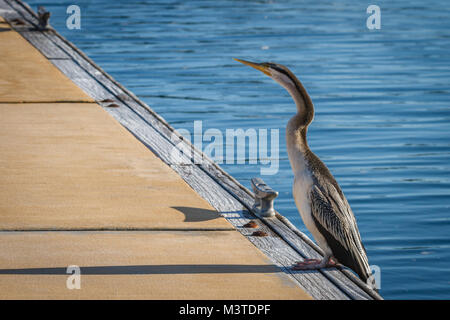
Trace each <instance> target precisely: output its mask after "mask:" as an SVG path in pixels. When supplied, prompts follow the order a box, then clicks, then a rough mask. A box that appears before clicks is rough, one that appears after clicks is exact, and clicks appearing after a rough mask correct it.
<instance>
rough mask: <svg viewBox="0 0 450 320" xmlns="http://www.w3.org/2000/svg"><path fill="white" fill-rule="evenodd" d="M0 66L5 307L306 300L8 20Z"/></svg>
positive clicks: (0, 30)
mask: <svg viewBox="0 0 450 320" xmlns="http://www.w3.org/2000/svg"><path fill="white" fill-rule="evenodd" d="M0 56H1V60H0V115H1V116H0V299H311V296H310V295H309V294H307V293H306V292H305V291H304V290H302V289H301V288H300V287H299V286H298V284H297V283H296V282H295V281H294V280H293V279H292V278H291V277H290V276H288V275H287V274H286V273H285V272H283V271H282V270H281V269H280V268H279V267H278V266H276V265H275V264H273V263H272V262H271V261H270V259H269V258H267V257H266V255H265V254H263V253H262V252H261V251H260V250H259V249H258V248H257V247H255V246H254V245H253V244H252V243H251V242H250V241H248V239H247V238H246V237H245V236H243V235H242V234H241V233H240V232H237V230H236V228H235V227H234V226H233V225H232V224H230V222H228V221H227V220H226V219H225V218H224V217H222V216H221V215H219V214H218V213H217V211H216V210H215V209H214V208H213V207H212V206H211V205H210V204H209V203H208V202H207V201H205V200H204V199H203V198H202V197H200V196H199V195H198V194H197V193H196V192H195V191H194V190H193V189H192V188H191V187H190V186H189V185H188V184H187V183H186V182H185V181H184V180H183V179H182V178H181V177H180V176H179V175H178V174H177V173H176V172H175V171H174V170H173V169H172V168H170V167H169V166H168V165H166V164H165V163H164V162H163V161H162V160H161V159H160V158H158V157H157V156H156V155H155V154H154V153H153V152H152V151H151V150H149V148H147V147H146V146H145V145H144V144H142V143H141V142H140V141H139V140H137V139H136V138H135V136H134V135H133V134H131V133H130V132H129V131H128V130H127V129H125V128H124V127H123V126H122V125H121V124H119V123H118V122H117V121H116V120H115V119H114V118H113V117H112V116H111V115H110V114H109V113H108V112H106V111H105V110H104V109H103V108H102V107H101V106H100V105H99V104H98V103H96V99H94V98H92V97H91V96H89V95H88V94H87V93H86V92H84V91H83V90H82V89H80V87H79V86H77V85H76V84H75V83H74V82H72V81H71V80H70V79H69V78H67V77H66V76H65V75H64V74H63V73H61V72H60V70H58V68H56V67H55V66H54V65H53V64H52V63H51V62H49V60H48V59H47V58H46V57H45V56H44V55H43V54H41V52H39V51H38V50H37V49H36V48H35V47H34V46H33V45H31V44H30V43H29V42H28V41H27V40H25V39H24V38H23V37H22V36H21V35H20V34H19V33H18V32H16V31H15V30H14V29H13V28H11V25H10V24H9V23H7V22H6V21H5V20H4V19H3V18H0ZM71 265H76V266H79V267H80V268H81V278H80V279H81V288H80V289H69V288H68V287H67V285H66V281H67V279H68V277H69V276H70V274H68V273H67V267H68V266H71Z"/></svg>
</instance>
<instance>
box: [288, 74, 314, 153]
mask: <svg viewBox="0 0 450 320" xmlns="http://www.w3.org/2000/svg"><path fill="white" fill-rule="evenodd" d="M291 80H292V84H289V85H286V86H284V87H285V88H286V90H287V91H288V92H289V94H290V95H291V96H292V99H294V101H295V104H296V106H297V114H296V115H294V116H293V117H292V118H291V119H290V120H289V123H288V126H287V128H286V130H287V132H286V139H287V144H288V148H295V149H299V150H306V149H308V141H307V139H306V133H307V131H308V125H309V124H310V123H311V122H312V120H313V118H314V105H313V103H312V101H311V98H310V96H309V94H308V93H307V92H306V89H305V88H304V87H303V85H302V84H301V82H300V81H299V80H298V79H297V78H296V77H295V76H294V75H292V76H291Z"/></svg>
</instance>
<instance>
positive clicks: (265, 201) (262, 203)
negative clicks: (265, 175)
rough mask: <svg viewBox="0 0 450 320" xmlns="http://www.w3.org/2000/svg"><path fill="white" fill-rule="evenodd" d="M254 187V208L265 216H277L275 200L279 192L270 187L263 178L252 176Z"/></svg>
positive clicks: (260, 214)
mask: <svg viewBox="0 0 450 320" xmlns="http://www.w3.org/2000/svg"><path fill="white" fill-rule="evenodd" d="M251 181H252V188H253V192H254V193H255V204H254V205H253V210H254V211H255V212H256V213H257V214H258V215H259V216H260V217H264V218H269V217H273V216H275V210H274V208H273V201H274V199H275V198H276V197H277V196H278V192H277V191H275V190H273V189H272V188H270V187H269V186H268V185H267V184H266V183H265V182H264V181H263V179H261V178H252V180H251Z"/></svg>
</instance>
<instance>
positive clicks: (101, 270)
mask: <svg viewBox="0 0 450 320" xmlns="http://www.w3.org/2000/svg"><path fill="white" fill-rule="evenodd" d="M279 272H282V270H281V269H280V268H278V267H277V266H275V265H241V264H174V265H170V264H166V265H138V266H95V267H80V273H81V275H138V274H148V275H151V274H208V273H209V274H215V273H279ZM68 273H71V272H67V268H61V267H59V268H26V269H0V275H67V274H68Z"/></svg>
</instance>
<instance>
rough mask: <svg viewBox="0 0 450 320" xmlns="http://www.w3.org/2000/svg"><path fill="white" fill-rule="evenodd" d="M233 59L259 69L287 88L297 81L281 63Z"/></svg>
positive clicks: (292, 86) (293, 85) (294, 84)
mask: <svg viewBox="0 0 450 320" xmlns="http://www.w3.org/2000/svg"><path fill="white" fill-rule="evenodd" d="M234 60H236V61H238V62H240V63H243V64H245V65H247V66H250V67H252V68H255V69H257V70H259V71H261V72H262V73H264V74H265V75H268V76H269V77H271V78H272V79H273V80H275V81H276V82H278V83H279V84H280V85H281V86H283V87H284V88H286V89H288V90H289V89H291V88H294V87H295V86H296V82H299V81H298V79H297V78H296V77H295V75H294V74H293V73H292V72H291V71H290V70H289V69H288V68H287V67H285V66H283V65H281V64H278V63H273V62H262V63H256V62H250V61H246V60H241V59H234Z"/></svg>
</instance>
